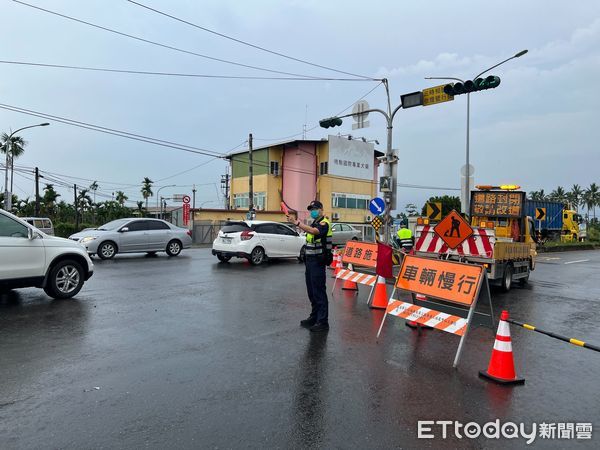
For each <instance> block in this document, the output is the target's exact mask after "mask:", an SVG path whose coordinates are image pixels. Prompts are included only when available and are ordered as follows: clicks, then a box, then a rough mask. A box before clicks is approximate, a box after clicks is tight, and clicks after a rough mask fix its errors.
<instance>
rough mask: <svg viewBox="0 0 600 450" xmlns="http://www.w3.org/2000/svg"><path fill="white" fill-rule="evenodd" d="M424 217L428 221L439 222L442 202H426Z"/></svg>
mask: <svg viewBox="0 0 600 450" xmlns="http://www.w3.org/2000/svg"><path fill="white" fill-rule="evenodd" d="M426 206H427V207H426V208H425V209H426V211H425V212H426V216H427V218H428V219H429V220H435V221H438V220H441V219H442V202H427V204H426Z"/></svg>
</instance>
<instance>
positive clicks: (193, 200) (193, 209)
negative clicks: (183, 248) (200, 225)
mask: <svg viewBox="0 0 600 450" xmlns="http://www.w3.org/2000/svg"><path fill="white" fill-rule="evenodd" d="M195 210H196V185H195V184H194V185H193V186H192V244H193V243H194V236H195V234H194V211H195Z"/></svg>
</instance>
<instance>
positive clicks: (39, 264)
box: [0, 214, 46, 280]
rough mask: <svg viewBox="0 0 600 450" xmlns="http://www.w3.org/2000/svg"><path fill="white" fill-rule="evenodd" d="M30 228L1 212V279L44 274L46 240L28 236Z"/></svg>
mask: <svg viewBox="0 0 600 450" xmlns="http://www.w3.org/2000/svg"><path fill="white" fill-rule="evenodd" d="M28 231H29V229H28V228H27V227H26V226H25V225H23V224H21V223H19V222H18V221H16V220H14V219H13V218H11V217H7V216H5V215H3V214H0V254H1V255H2V258H0V280H11V279H19V278H33V277H41V276H44V275H45V274H44V267H45V265H46V252H45V248H44V240H43V239H42V238H40V237H36V238H35V239H29V238H28Z"/></svg>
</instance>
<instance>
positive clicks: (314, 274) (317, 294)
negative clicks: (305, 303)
mask: <svg viewBox="0 0 600 450" xmlns="http://www.w3.org/2000/svg"><path fill="white" fill-rule="evenodd" d="M305 265H306V272H305V276H306V290H307V292H308V298H309V299H310V305H311V307H312V309H311V313H310V315H311V316H312V317H314V318H315V319H316V320H317V322H325V323H328V320H329V304H328V300H327V286H326V284H325V264H323V260H322V259H321V257H318V256H307V257H306V261H305Z"/></svg>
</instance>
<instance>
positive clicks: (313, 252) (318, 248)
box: [306, 217, 333, 256]
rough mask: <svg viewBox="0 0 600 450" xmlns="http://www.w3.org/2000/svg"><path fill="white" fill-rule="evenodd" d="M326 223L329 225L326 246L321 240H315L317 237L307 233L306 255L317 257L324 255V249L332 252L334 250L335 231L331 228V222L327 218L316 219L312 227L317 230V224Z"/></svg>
mask: <svg viewBox="0 0 600 450" xmlns="http://www.w3.org/2000/svg"><path fill="white" fill-rule="evenodd" d="M321 222H325V223H326V224H327V237H326V238H325V245H323V242H321V241H322V240H321V239H315V236H314V235H313V234H310V233H306V255H310V256H317V255H322V254H323V249H324V248H325V249H327V250H328V251H329V252H331V249H332V247H333V246H332V239H331V238H332V236H333V230H332V228H331V222H330V221H329V219H327V218H326V217H320V218H318V219H316V220H315V221H314V222H313V223H312V224H311V225H310V226H311V227H314V228H316V224H318V223H321Z"/></svg>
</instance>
